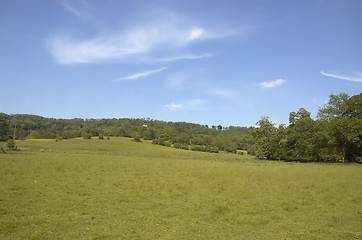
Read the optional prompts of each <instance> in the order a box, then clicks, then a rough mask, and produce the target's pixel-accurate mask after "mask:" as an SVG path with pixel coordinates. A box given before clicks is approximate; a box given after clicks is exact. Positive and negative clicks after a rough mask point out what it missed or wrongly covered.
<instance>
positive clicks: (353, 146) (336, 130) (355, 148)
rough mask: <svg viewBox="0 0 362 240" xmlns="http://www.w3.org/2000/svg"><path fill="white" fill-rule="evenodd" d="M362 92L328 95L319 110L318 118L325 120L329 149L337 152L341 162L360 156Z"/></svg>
mask: <svg viewBox="0 0 362 240" xmlns="http://www.w3.org/2000/svg"><path fill="white" fill-rule="evenodd" d="M361 109H362V94H359V95H355V96H353V97H351V98H350V97H349V96H348V95H347V94H346V93H340V94H338V95H333V94H332V95H330V97H329V101H328V103H327V104H326V105H325V106H324V107H323V108H321V109H320V110H319V113H318V119H319V120H320V121H324V122H327V123H328V124H327V126H328V135H329V137H330V139H329V146H328V147H329V150H330V151H331V152H333V151H334V152H337V153H338V155H339V156H340V158H341V160H342V162H343V163H344V162H347V161H353V160H354V159H356V158H360V157H361V152H362V151H361V147H362V146H361V145H362V144H361V137H362V119H361V114H362V112H361Z"/></svg>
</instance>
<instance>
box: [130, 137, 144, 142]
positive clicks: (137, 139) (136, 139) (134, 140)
mask: <svg viewBox="0 0 362 240" xmlns="http://www.w3.org/2000/svg"><path fill="white" fill-rule="evenodd" d="M132 141H133V142H142V141H141V139H140V138H139V137H135V138H133V140H132Z"/></svg>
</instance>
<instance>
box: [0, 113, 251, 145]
mask: <svg viewBox="0 0 362 240" xmlns="http://www.w3.org/2000/svg"><path fill="white" fill-rule="evenodd" d="M0 119H2V121H3V122H4V123H5V124H6V125H7V131H6V132H7V133H6V134H7V138H14V136H15V138H16V139H27V138H48V139H56V138H58V139H69V138H75V137H85V138H86V137H95V136H104V137H112V136H113V137H130V138H141V139H145V140H156V141H155V143H158V144H161V145H171V144H172V145H174V144H176V145H177V144H179V145H177V146H180V145H182V144H183V145H193V146H209V147H211V146H215V147H217V149H219V150H225V151H229V152H236V150H237V149H243V150H246V149H248V148H249V147H250V145H252V144H253V143H254V139H253V137H252V135H251V134H250V133H249V130H248V128H247V127H235V126H229V127H222V126H220V125H219V126H211V127H209V126H207V125H200V124H194V123H186V122H165V121H158V120H153V119H149V118H148V119H129V118H120V119H116V118H112V119H81V118H74V119H54V118H45V117H42V116H37V115H29V114H11V115H8V114H5V113H0ZM157 140H160V141H159V142H157ZM214 149H215V148H214Z"/></svg>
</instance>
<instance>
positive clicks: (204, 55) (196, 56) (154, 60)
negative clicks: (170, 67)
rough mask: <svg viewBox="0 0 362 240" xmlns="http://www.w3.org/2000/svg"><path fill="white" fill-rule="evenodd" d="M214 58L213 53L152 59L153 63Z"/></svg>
mask: <svg viewBox="0 0 362 240" xmlns="http://www.w3.org/2000/svg"><path fill="white" fill-rule="evenodd" d="M212 56H214V55H213V54H211V53H204V54H200V55H194V54H185V55H178V56H172V57H166V58H159V59H152V61H153V62H169V61H176V60H193V59H200V58H208V57H212Z"/></svg>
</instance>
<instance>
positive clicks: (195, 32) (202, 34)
mask: <svg viewBox="0 0 362 240" xmlns="http://www.w3.org/2000/svg"><path fill="white" fill-rule="evenodd" d="M64 6H68V5H67V4H65V5H64ZM68 8H69V11H72V10H71V9H73V8H71V7H67V9H68ZM72 12H74V14H77V13H76V11H72ZM226 36H230V34H229V33H227V32H222V31H215V30H214V31H212V30H210V29H207V28H205V27H195V26H190V25H188V24H187V23H184V22H183V21H182V20H181V18H177V17H173V18H170V20H169V21H167V19H166V20H165V19H163V20H162V21H154V22H151V23H146V24H139V25H138V26H133V27H131V28H129V29H128V30H125V31H120V32H116V33H114V34H109V35H100V36H96V37H92V38H86V39H74V38H73V37H72V36H70V35H69V34H64V33H58V34H56V35H54V36H53V37H51V38H50V39H49V40H48V49H49V51H50V53H51V54H52V56H53V57H54V58H55V60H56V61H57V62H58V63H61V64H66V65H72V64H81V63H102V62H105V61H110V60H116V59H121V60H122V59H127V61H129V60H130V59H133V60H136V61H140V60H141V61H142V60H144V61H154V62H162V61H175V60H182V59H186V60H190V59H199V58H205V57H211V56H212V54H211V53H204V54H201V55H195V54H178V55H176V56H174V54H173V53H175V52H181V50H182V49H183V48H185V47H187V46H189V45H191V44H193V43H195V42H200V41H207V40H210V39H216V38H223V37H226ZM160 55H162V56H163V57H159V56H160ZM167 55H171V56H170V57H165V56H167Z"/></svg>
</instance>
